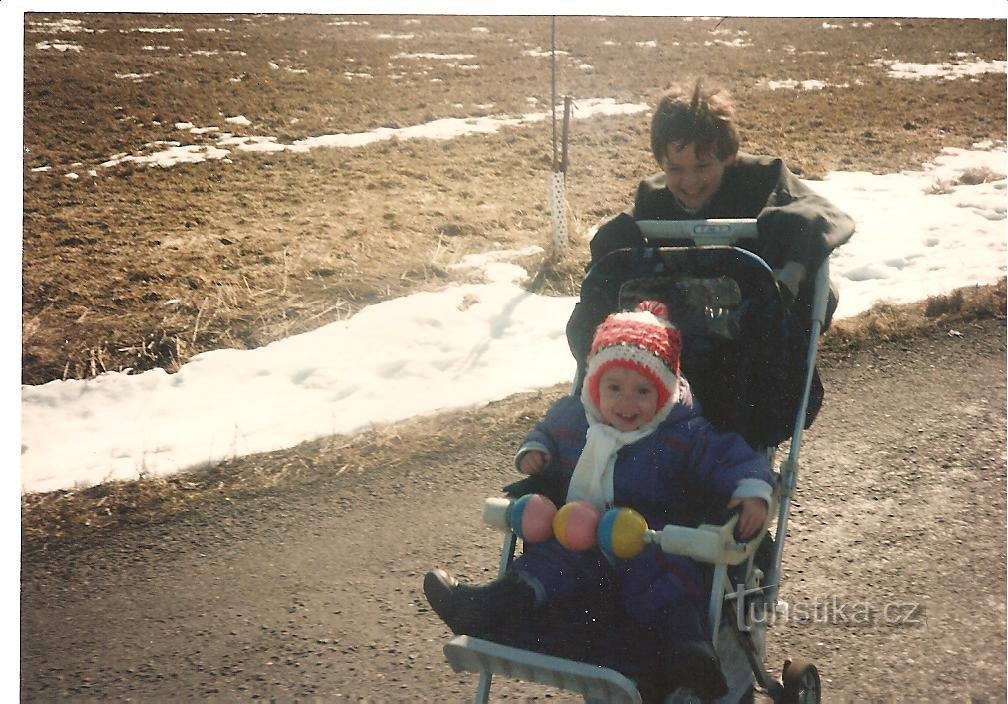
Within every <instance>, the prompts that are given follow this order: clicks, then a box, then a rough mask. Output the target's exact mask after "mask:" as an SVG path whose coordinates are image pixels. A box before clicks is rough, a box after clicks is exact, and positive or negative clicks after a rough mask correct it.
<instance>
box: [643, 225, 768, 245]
mask: <svg viewBox="0 0 1008 704" xmlns="http://www.w3.org/2000/svg"><path fill="white" fill-rule="evenodd" d="M637 227H639V228H640V230H641V232H642V233H644V236H645V237H646V238H648V239H649V240H651V241H654V242H661V241H662V240H681V239H690V240H693V241H694V242H695V243H696V244H697V246H703V245H730V244H733V243H734V242H737V241H738V240H752V239H756V238H757V237H758V236H759V232H758V230H757V228H756V219H755V218H720V219H711V220H638V221H637Z"/></svg>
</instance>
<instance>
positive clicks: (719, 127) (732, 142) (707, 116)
mask: <svg viewBox="0 0 1008 704" xmlns="http://www.w3.org/2000/svg"><path fill="white" fill-rule="evenodd" d="M670 144H678V145H682V146H686V145H689V144H692V145H693V147H694V148H695V149H696V152H697V155H702V156H714V157H715V158H717V159H719V160H724V159H727V158H729V157H732V156H734V155H735V154H736V153H738V148H739V134H738V127H736V125H735V106H734V105H733V104H732V100H731V96H730V95H729V94H728V92H727V91H725V90H723V89H721V88H712V89H710V90H707V89H705V88H704V87H703V85H702V82H701V81H697V82H696V84H695V85H694V86H693V90H692V94H690V93H688V92H687V91H686V90H684V89H682V88H672V89H670V90H668V91H667V92H666V93H665V94H663V95H662V96H661V98H659V99H658V105H657V106H656V107H655V111H654V115H653V116H652V118H651V153H652V154H654V158H655V161H657V162H658V164H659V166H660V165H661V163H662V161H663V160H664V158H665V154H666V152H667V150H668V146H669V145H670Z"/></svg>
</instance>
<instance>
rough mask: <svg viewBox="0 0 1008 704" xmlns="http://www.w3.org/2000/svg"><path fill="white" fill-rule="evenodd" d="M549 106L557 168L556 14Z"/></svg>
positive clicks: (551, 51) (552, 37)
mask: <svg viewBox="0 0 1008 704" xmlns="http://www.w3.org/2000/svg"><path fill="white" fill-rule="evenodd" d="M550 107H551V108H552V109H553V170H554V171H556V170H557V133H556V122H557V120H556V15H553V16H552V17H551V18H550Z"/></svg>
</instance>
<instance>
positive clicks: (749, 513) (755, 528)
mask: <svg viewBox="0 0 1008 704" xmlns="http://www.w3.org/2000/svg"><path fill="white" fill-rule="evenodd" d="M739 505H741V506H742V513H741V514H740V515H739V518H738V523H736V524H735V533H736V534H737V535H738V536H739V538H741V539H742V540H749V538H751V537H753V536H754V535H756V533H758V532H759V530H760V528H762V527H763V524H764V523H765V522H766V515H767V503H766V501H764V500H763V499H760V498H756V497H755V496H751V497H749V498H746V499H732V500H731V501H729V502H728V508H735V507H736V506H739Z"/></svg>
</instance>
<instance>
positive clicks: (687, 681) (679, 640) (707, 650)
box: [662, 605, 728, 702]
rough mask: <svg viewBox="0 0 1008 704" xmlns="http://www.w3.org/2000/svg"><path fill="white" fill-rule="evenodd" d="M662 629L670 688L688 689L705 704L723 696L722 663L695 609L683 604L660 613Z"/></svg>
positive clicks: (725, 689) (724, 684)
mask: <svg viewBox="0 0 1008 704" xmlns="http://www.w3.org/2000/svg"><path fill="white" fill-rule="evenodd" d="M662 627H663V629H664V631H665V633H664V636H665V638H666V641H665V649H664V650H665V667H666V675H667V677H668V682H669V683H670V684H671V685H672V688H675V687H683V688H686V690H687V691H689V690H691V691H692V693H693V694H694V695H695V696H697V697H698V698H699V699H700V700H701V701H704V702H708V701H713V700H715V699H717V698H718V697H721V696H723V695H724V694H726V693H727V692H728V684H727V682H725V678H724V673H723V672H722V671H721V660H720V659H719V658H718V656H717V653H716V652H715V651H714V646H713V645H712V644H711V642H710V638H708V637H707V632H706V631H707V629H706V628H705V627H704V624H703V621H702V620H701V617H700V614H699V613H698V612H697V610H696V609H694V608H686V607H685V605H684V606H683V607H676V608H672V609H669V610H667V611H666V612H665V613H664V614H663V623H662ZM673 701H678V700H673ZM685 701H688V700H685Z"/></svg>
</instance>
